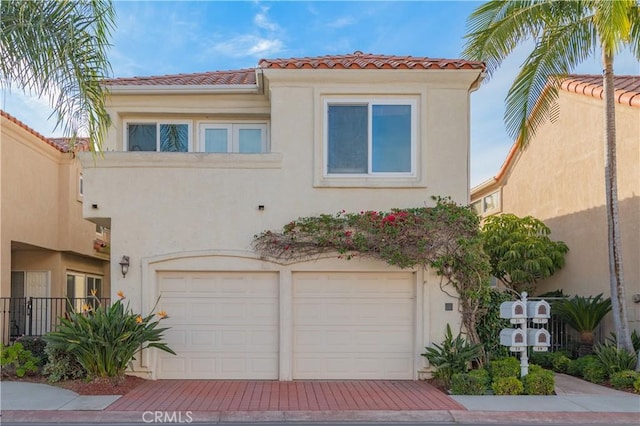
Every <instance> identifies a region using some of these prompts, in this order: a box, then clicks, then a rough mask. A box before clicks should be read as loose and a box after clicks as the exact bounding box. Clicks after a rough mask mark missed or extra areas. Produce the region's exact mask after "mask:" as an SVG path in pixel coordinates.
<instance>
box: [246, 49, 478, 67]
mask: <svg viewBox="0 0 640 426" xmlns="http://www.w3.org/2000/svg"><path fill="white" fill-rule="evenodd" d="M258 66H259V67H260V68H276V69H277V68H281V69H479V70H484V68H485V65H484V63H483V62H479V61H466V60H463V59H435V58H426V57H413V56H390V55H374V54H372V53H362V52H360V51H355V52H354V53H350V54H347V55H327V56H317V57H305V58H289V59H262V60H260V62H259V63H258Z"/></svg>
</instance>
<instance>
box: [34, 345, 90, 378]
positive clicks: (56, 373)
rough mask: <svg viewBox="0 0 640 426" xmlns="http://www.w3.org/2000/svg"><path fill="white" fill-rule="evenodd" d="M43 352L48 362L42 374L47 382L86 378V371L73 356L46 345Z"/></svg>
mask: <svg viewBox="0 0 640 426" xmlns="http://www.w3.org/2000/svg"><path fill="white" fill-rule="evenodd" d="M44 351H45V353H46V355H47V357H48V359H49V361H48V362H47V363H46V364H45V366H44V369H43V370H42V374H44V375H46V376H47V380H48V381H49V382H51V383H55V382H59V381H61V380H75V379H82V378H84V377H86V376H87V371H86V370H85V369H84V368H83V367H82V365H80V363H79V362H78V359H77V358H76V357H75V355H73V354H71V353H69V352H65V351H64V350H62V349H59V348H56V347H53V346H52V345H47V346H46V348H45V350H44Z"/></svg>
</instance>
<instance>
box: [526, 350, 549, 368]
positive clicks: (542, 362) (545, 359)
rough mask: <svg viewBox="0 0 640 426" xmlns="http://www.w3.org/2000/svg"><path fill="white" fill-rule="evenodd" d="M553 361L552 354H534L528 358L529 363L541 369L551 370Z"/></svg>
mask: <svg viewBox="0 0 640 426" xmlns="http://www.w3.org/2000/svg"><path fill="white" fill-rule="evenodd" d="M553 360H554V353H553V352H534V353H532V354H531V356H530V357H529V362H530V363H533V364H537V365H539V366H541V367H543V368H552V366H553Z"/></svg>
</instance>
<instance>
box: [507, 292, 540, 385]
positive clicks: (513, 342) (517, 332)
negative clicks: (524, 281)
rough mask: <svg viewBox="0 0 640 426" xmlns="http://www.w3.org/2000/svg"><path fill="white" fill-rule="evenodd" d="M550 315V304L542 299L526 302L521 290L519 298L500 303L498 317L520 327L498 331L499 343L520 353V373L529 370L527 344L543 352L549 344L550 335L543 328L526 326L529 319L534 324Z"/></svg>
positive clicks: (524, 373)
mask: <svg viewBox="0 0 640 426" xmlns="http://www.w3.org/2000/svg"><path fill="white" fill-rule="evenodd" d="M550 317H551V306H550V305H549V304H548V303H547V302H545V301H544V300H537V301H532V302H528V301H527V293H526V292H522V294H521V300H516V301H515V302H503V303H502V304H501V305H500V318H507V319H509V322H511V324H516V325H519V326H520V328H503V329H502V331H500V344H501V345H503V346H508V347H509V350H510V351H511V352H518V353H520V367H521V375H522V376H526V375H527V373H528V371H529V359H528V356H527V346H532V347H533V350H534V352H545V351H547V350H548V349H549V346H551V335H550V334H549V332H548V331H547V330H545V329H544V328H528V327H527V323H528V321H529V320H531V321H532V322H533V323H535V324H546V323H547V321H548V320H549V318H550Z"/></svg>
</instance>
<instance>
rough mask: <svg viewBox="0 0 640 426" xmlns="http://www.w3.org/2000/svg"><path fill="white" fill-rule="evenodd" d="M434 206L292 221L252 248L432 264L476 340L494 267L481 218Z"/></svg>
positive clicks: (443, 203) (287, 254)
mask: <svg viewBox="0 0 640 426" xmlns="http://www.w3.org/2000/svg"><path fill="white" fill-rule="evenodd" d="M435 201H436V205H435V206H434V207H422V208H408V209H392V210H391V211H388V212H381V211H361V212H360V213H347V212H346V211H344V210H342V211H340V212H338V213H337V214H335V215H329V214H321V215H319V216H313V217H302V218H299V219H296V220H294V221H292V222H289V223H288V224H287V225H285V226H284V228H283V229H282V231H281V232H274V231H264V232H263V233H261V234H259V235H256V236H255V237H254V241H253V245H254V248H255V249H256V250H257V251H258V252H259V253H261V254H262V255H264V256H266V257H272V258H276V259H286V260H301V259H307V258H311V257H313V256H318V255H321V254H324V253H337V254H338V257H339V258H344V259H347V260H349V259H353V258H354V257H355V256H361V257H363V256H368V257H373V258H377V259H381V260H384V261H386V262H387V263H388V264H390V265H394V266H398V267H400V268H413V267H424V268H427V267H429V268H432V269H434V270H435V271H436V273H437V274H438V275H440V276H441V277H442V279H443V280H442V283H441V288H442V289H443V291H446V290H445V287H447V286H450V287H452V288H453V289H454V290H455V291H454V292H452V293H451V295H452V296H453V297H457V298H458V300H459V302H460V303H459V309H460V311H461V314H462V321H463V324H464V326H465V328H466V331H467V333H468V337H469V340H470V341H471V342H472V343H480V339H479V337H478V335H477V333H476V324H477V321H478V318H479V317H480V316H481V315H482V313H483V308H482V307H483V303H484V301H485V300H486V299H487V298H488V296H489V279H490V266H489V261H488V258H487V256H486V255H485V254H484V251H483V249H482V240H481V237H480V227H479V224H480V220H479V218H478V216H477V214H476V213H475V212H474V211H473V210H472V209H471V208H470V207H468V206H459V205H457V204H455V203H454V202H452V201H451V200H450V199H448V198H435Z"/></svg>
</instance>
